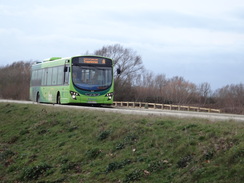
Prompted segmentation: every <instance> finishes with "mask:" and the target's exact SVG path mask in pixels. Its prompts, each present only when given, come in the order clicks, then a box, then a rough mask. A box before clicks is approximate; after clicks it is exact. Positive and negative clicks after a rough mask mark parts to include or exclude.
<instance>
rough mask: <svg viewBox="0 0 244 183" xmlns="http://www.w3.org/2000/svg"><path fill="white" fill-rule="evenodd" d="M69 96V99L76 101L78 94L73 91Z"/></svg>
mask: <svg viewBox="0 0 244 183" xmlns="http://www.w3.org/2000/svg"><path fill="white" fill-rule="evenodd" d="M70 95H71V97H72V98H73V99H76V97H77V96H80V94H79V93H77V92H74V91H70Z"/></svg>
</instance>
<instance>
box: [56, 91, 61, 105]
mask: <svg viewBox="0 0 244 183" xmlns="http://www.w3.org/2000/svg"><path fill="white" fill-rule="evenodd" d="M57 104H61V97H60V93H58V95H57Z"/></svg>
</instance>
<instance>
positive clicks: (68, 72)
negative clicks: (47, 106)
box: [30, 55, 114, 105]
mask: <svg viewBox="0 0 244 183" xmlns="http://www.w3.org/2000/svg"><path fill="white" fill-rule="evenodd" d="M113 97H114V78H113V61H112V59H110V58H107V57H102V56H92V55H87V56H74V57H68V58H61V57H52V58H49V59H46V60H44V61H42V62H37V63H35V64H33V65H32V68H31V81H30V100H32V101H34V102H38V103H40V102H42V103H52V104H92V105H96V104H97V105H111V104H113Z"/></svg>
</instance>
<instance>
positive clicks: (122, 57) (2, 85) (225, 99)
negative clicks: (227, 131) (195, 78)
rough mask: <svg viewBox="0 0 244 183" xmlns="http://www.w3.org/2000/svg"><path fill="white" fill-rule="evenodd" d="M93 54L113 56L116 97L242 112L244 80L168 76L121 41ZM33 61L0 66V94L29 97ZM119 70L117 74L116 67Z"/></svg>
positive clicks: (243, 107)
mask: <svg viewBox="0 0 244 183" xmlns="http://www.w3.org/2000/svg"><path fill="white" fill-rule="evenodd" d="M86 54H92V55H100V56H106V57H109V58H112V59H113V60H114V64H115V69H114V70H115V72H114V77H115V100H116V101H135V102H152V103H164V104H177V105H191V106H199V107H210V108H220V109H221V110H222V111H223V112H227V113H237V114H244V84H242V83H240V84H232V85H227V86H224V87H222V88H220V89H217V90H216V91H212V90H211V86H210V84H209V83H207V82H204V83H202V84H200V85H196V84H194V83H192V82H190V81H187V80H185V79H184V78H183V77H180V76H175V77H172V78H167V77H166V76H165V75H164V74H154V73H153V72H152V71H148V70H146V69H145V68H144V66H143V62H142V58H141V56H140V55H138V54H137V52H136V51H134V50H133V49H130V48H124V47H123V46H121V45H120V44H115V45H109V46H103V47H102V48H101V49H98V50H95V51H94V52H92V53H88V52H87V53H86ZM32 64H33V62H32V61H19V62H14V63H12V64H10V65H6V66H2V67H0V78H1V79H0V98H2V99H14V100H29V86H30V68H31V65H32ZM118 68H119V69H120V70H121V73H120V74H117V72H116V69H118Z"/></svg>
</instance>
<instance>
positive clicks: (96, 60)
mask: <svg viewBox="0 0 244 183" xmlns="http://www.w3.org/2000/svg"><path fill="white" fill-rule="evenodd" d="M79 63H84V64H106V60H105V59H99V58H80V59H79Z"/></svg>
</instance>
